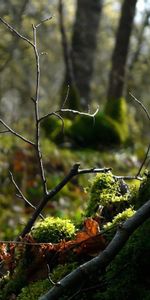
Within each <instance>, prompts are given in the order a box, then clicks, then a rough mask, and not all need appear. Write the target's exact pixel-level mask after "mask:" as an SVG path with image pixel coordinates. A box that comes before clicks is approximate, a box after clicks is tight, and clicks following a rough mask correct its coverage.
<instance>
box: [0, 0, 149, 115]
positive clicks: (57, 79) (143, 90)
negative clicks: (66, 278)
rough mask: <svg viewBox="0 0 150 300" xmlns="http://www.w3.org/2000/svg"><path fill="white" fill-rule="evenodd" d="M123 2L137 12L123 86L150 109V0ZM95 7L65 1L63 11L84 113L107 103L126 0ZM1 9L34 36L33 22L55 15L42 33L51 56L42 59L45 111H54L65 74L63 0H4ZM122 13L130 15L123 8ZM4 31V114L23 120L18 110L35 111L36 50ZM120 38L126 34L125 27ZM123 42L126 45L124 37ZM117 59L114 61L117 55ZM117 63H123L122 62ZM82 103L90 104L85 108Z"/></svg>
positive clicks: (0, 45)
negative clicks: (32, 108)
mask: <svg viewBox="0 0 150 300" xmlns="http://www.w3.org/2000/svg"><path fill="white" fill-rule="evenodd" d="M136 2H137V5H136ZM124 3H126V5H128V6H129V7H128V8H131V10H132V9H133V10H134V11H133V13H132V16H131V19H130V21H131V25H132V26H130V27H132V34H131V36H130V48H129V47H128V46H129V45H127V44H128V43H124V45H125V44H126V48H128V59H127V60H126V67H125V69H126V71H127V76H126V77H125V78H124V81H123V82H124V87H125V90H126V95H127V97H128V91H129V90H130V91H132V92H134V93H135V94H136V95H138V96H139V98H140V99H142V100H143V101H144V103H146V104H148V105H149V97H148V95H149V89H150V85H149V76H148V74H149V64H150V59H149V50H150V43H149V30H150V29H149V6H150V3H149V1H148V0H147V1H144V0H139V1H130V2H129V1H124ZM90 5H91V3H90V1H89V2H88V5H87V1H86V3H85V2H84V1H75V0H74V1H73V0H72V1H71V0H69V1H67V3H66V2H65V3H64V10H63V20H64V28H65V34H66V37H67V40H68V46H69V48H70V49H71V51H72V55H71V58H72V65H73V74H74V77H75V82H76V85H77V88H78V91H79V94H80V100H81V101H80V104H81V106H82V107H84V108H85V109H87V104H89V103H90V105H91V106H95V105H96V104H100V105H101V106H103V105H104V103H105V102H106V96H107V95H108V88H107V86H108V78H109V74H110V70H111V57H112V53H113V51H114V52H115V50H114V49H116V47H115V48H114V45H115V40H116V44H117V34H118V35H119V29H118V28H119V27H118V26H119V19H120V20H121V7H122V5H123V1H120V0H118V1H105V3H104V2H102V1H96V2H94V5H93V3H92V5H91V6H90ZM135 6H136V11H135ZM0 9H1V16H2V17H3V18H5V19H6V20H7V21H8V22H9V23H10V24H12V25H13V26H14V27H15V28H16V29H18V30H19V31H21V32H22V33H23V34H25V35H26V36H28V37H29V38H31V36H32V23H34V24H37V23H39V21H40V20H42V19H43V18H46V17H48V16H49V15H54V17H53V19H52V20H51V22H50V24H48V23H44V24H43V25H42V27H41V28H40V29H39V31H38V39H39V40H40V43H39V47H40V50H41V52H43V53H45V52H46V53H47V55H46V54H45V55H41V68H42V77H41V78H42V79H41V107H42V110H43V111H47V106H49V107H50V109H54V108H56V106H57V107H58V105H59V93H60V87H61V85H62V82H63V80H64V72H65V64H64V56H63V51H62V44H61V38H62V37H61V33H60V25H59V13H58V1H56V0H54V1H48V2H47V1H42V3H37V2H36V1H34V0H32V1H27V0H26V1H21V2H20V1H18V0H16V1H13V0H9V1H4V0H2V1H1V3H0ZM123 11H124V15H125V11H126V10H125V7H124V6H123ZM129 11H130V10H128V12H129ZM134 12H135V17H134V19H133V16H134ZM99 22H100V26H99ZM120 22H121V21H120ZM128 24H129V22H128ZM126 30H127V27H126ZM0 33H1V36H3V39H1V42H0V73H1V77H0V99H1V100H0V101H1V109H0V112H1V115H3V114H5V115H6V117H7V118H12V117H13V118H18V111H19V110H20V108H23V109H22V114H23V115H27V116H29V114H30V112H31V111H32V110H31V109H30V106H31V105H32V104H31V102H30V97H32V96H33V94H34V80H35V78H34V64H33V55H32V52H31V50H30V49H29V48H28V47H27V46H26V45H25V44H24V43H23V42H22V41H20V40H18V39H17V38H16V37H14V36H12V35H11V33H10V32H9V31H7V29H6V28H4V27H3V26H2V25H1V26H0ZM129 35H130V34H129ZM120 36H124V33H122V28H121V26H120ZM123 40H124V42H125V36H124V39H123ZM77 41H78V42H77ZM121 44H122V43H121ZM96 45H97V49H96ZM122 46H123V45H122ZM77 56H78V58H77ZM113 59H115V58H114V55H113ZM116 60H117V61H118V58H117V59H116ZM77 61H78V62H77ZM111 74H112V71H111ZM121 76H122V75H121ZM119 77H120V75H119V76H118V78H119ZM112 83H113V81H112V80H111V78H110V80H109V91H111V89H112V88H113V87H112ZM81 90H82V91H81ZM117 90H118V88H117ZM109 93H111V92H109ZM10 96H11V97H10ZM82 99H84V101H83V102H84V103H85V104H83V105H82ZM90 99H91V100H90ZM70 101H71V100H70ZM68 102H69V98H68ZM22 104H23V106H22ZM14 105H15V110H14ZM26 107H27V108H28V109H26ZM6 112H7V113H6ZM10 115H11V117H10Z"/></svg>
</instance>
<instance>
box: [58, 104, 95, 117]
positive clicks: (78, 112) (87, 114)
mask: <svg viewBox="0 0 150 300" xmlns="http://www.w3.org/2000/svg"><path fill="white" fill-rule="evenodd" d="M58 112H71V113H72V114H76V115H82V116H88V117H92V118H93V117H95V116H96V114H97V113H98V112H99V106H98V107H97V109H96V111H95V112H94V113H93V114H90V113H85V112H81V111H78V110H73V109H68V108H61V109H60V110H59V111H58Z"/></svg>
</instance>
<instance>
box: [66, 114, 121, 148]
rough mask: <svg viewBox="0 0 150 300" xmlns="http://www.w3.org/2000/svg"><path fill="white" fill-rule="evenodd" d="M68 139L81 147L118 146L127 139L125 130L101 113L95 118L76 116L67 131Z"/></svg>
mask: <svg viewBox="0 0 150 300" xmlns="http://www.w3.org/2000/svg"><path fill="white" fill-rule="evenodd" d="M68 134H69V135H70V137H71V138H72V139H73V140H74V141H75V142H76V143H78V144H80V145H82V146H90V147H93V146H95V145H96V146H102V145H113V144H114V145H116V144H117V145H120V144H122V143H124V142H125V140H126V138H127V133H126V129H125V130H124V128H123V127H122V126H121V125H120V123H119V122H117V121H115V120H113V119H112V118H111V117H109V116H106V115H105V114H103V113H98V114H97V115H96V116H95V118H92V117H89V116H78V117H77V118H76V119H75V121H74V122H73V124H72V126H71V127H70V131H68Z"/></svg>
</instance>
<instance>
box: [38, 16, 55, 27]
mask: <svg viewBox="0 0 150 300" xmlns="http://www.w3.org/2000/svg"><path fill="white" fill-rule="evenodd" d="M52 18H53V16H49V17H48V18H46V19H43V20H41V22H40V23H39V24H37V25H36V26H35V27H36V28H38V27H39V26H41V25H42V24H43V23H45V22H47V21H49V20H51V19H52Z"/></svg>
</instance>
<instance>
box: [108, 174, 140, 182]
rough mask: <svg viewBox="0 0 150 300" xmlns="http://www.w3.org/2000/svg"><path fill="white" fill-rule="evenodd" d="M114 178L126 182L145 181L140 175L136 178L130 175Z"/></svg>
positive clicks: (115, 176)
mask: <svg viewBox="0 0 150 300" xmlns="http://www.w3.org/2000/svg"><path fill="white" fill-rule="evenodd" d="M113 177H114V178H116V179H124V180H134V179H135V180H140V181H142V180H143V178H142V177H140V176H139V174H138V175H135V176H132V175H131V176H130V175H126V176H117V175H113Z"/></svg>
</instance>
